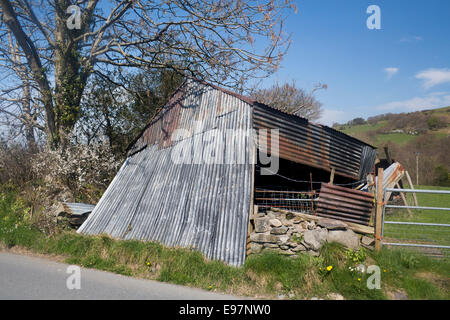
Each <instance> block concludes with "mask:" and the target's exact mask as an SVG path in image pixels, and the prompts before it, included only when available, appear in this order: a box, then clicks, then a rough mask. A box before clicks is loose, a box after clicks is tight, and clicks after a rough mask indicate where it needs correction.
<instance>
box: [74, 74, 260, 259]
mask: <svg viewBox="0 0 450 320" xmlns="http://www.w3.org/2000/svg"><path fill="white" fill-rule="evenodd" d="M180 92H181V91H180ZM183 92H185V93H186V94H184V96H178V101H177V102H176V103H172V104H169V105H168V106H167V107H166V109H163V112H162V113H161V115H160V116H159V117H157V118H156V119H155V121H154V122H153V123H152V124H151V125H150V126H148V128H147V129H146V130H145V131H144V132H143V134H142V135H141V137H140V138H139V139H138V140H137V141H136V145H137V147H135V148H133V149H132V152H131V153H130V154H131V156H129V157H128V158H127V160H126V161H125V163H124V164H123V166H122V168H121V169H120V171H119V172H118V174H117V175H116V177H115V178H114V180H113V181H112V183H111V184H110V186H109V187H108V189H107V190H106V192H105V194H104V195H103V197H102V198H101V199H100V201H99V203H98V204H97V206H96V207H95V209H94V211H93V212H92V213H91V215H90V216H89V218H88V219H87V220H86V222H85V223H84V224H83V225H82V226H81V227H80V229H79V230H78V232H81V233H86V234H101V233H107V234H109V235H111V236H113V237H116V238H120V239H140V240H152V241H159V242H161V243H163V244H165V245H168V246H182V247H193V248H197V249H198V250H200V251H201V252H203V253H204V254H205V255H206V257H207V258H209V259H219V260H223V261H225V262H227V263H229V264H231V265H241V264H243V263H244V261H245V255H246V240H247V227H248V217H249V210H250V198H251V195H250V192H251V189H252V188H251V185H250V184H251V174H252V172H251V171H252V168H253V165H252V164H251V159H252V154H251V153H252V150H253V148H252V146H251V143H252V140H253V139H252V138H251V136H250V135H251V107H250V106H249V105H248V104H247V103H246V102H244V101H242V100H241V99H239V98H238V97H235V96H232V95H230V94H227V93H226V92H223V91H220V90H217V89H216V88H214V87H211V86H206V85H203V84H200V83H197V82H188V83H187V84H186V87H184V88H183ZM180 97H182V98H180ZM195 121H202V124H203V126H202V129H200V130H198V128H197V130H194V122H195ZM177 128H183V129H187V132H188V136H187V137H186V136H185V137H183V139H179V140H177V141H174V140H173V139H172V134H173V132H174V131H175V129H177ZM227 129H243V130H238V131H237V136H236V137H235V138H236V139H235V143H234V144H231V145H228V144H226V143H223V141H222V142H219V141H213V140H212V136H213V134H214V133H216V134H217V133H218V132H220V133H221V134H223V135H224V136H225V134H226V133H227V132H226V130H227ZM211 141H213V142H211ZM181 144H184V145H183V146H188V145H191V147H192V148H191V150H190V154H191V156H194V154H198V152H203V151H204V150H205V148H207V147H208V146H209V147H211V146H213V147H214V145H215V144H216V145H217V146H219V145H222V146H224V148H222V149H220V148H219V149H220V150H221V152H223V153H226V152H229V151H230V148H231V149H232V151H234V152H236V154H237V155H241V156H242V159H243V162H242V163H231V164H222V163H217V164H214V163H213V164H205V163H198V164H187V163H175V162H174V161H173V159H172V156H173V152H174V150H175V149H176V148H180V147H181V146H182V145H181ZM140 149H142V150H140ZM133 150H134V153H133ZM136 150H140V151H138V152H136Z"/></svg>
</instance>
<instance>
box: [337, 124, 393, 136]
mask: <svg viewBox="0 0 450 320" xmlns="http://www.w3.org/2000/svg"><path fill="white" fill-rule="evenodd" d="M387 123H388V122H387V121H379V122H377V123H376V124H373V125H372V124H369V123H366V124H361V125H354V126H349V125H342V126H339V129H340V130H341V131H342V132H344V133H346V134H349V135H352V134H355V133H363V132H369V131H375V130H378V129H380V128H382V127H384V126H385V125H386V124H387Z"/></svg>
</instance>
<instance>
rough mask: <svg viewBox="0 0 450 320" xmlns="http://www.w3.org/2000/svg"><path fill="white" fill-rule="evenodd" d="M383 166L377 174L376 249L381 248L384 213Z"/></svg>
mask: <svg viewBox="0 0 450 320" xmlns="http://www.w3.org/2000/svg"><path fill="white" fill-rule="evenodd" d="M383 200H384V199H383V168H378V176H377V211H376V216H375V250H377V251H379V250H380V249H381V224H382V221H381V220H382V215H383V205H384V204H383Z"/></svg>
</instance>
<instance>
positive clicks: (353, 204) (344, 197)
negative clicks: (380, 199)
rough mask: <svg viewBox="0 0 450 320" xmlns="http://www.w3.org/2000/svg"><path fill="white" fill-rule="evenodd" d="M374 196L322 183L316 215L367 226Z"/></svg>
mask: <svg viewBox="0 0 450 320" xmlns="http://www.w3.org/2000/svg"><path fill="white" fill-rule="evenodd" d="M373 199H374V195H373V194H372V193H369V192H364V191H359V190H353V189H349V188H344V187H340V186H335V185H328V184H327V183H322V185H321V188H320V193H319V201H317V215H319V216H322V217H327V218H332V219H337V220H343V221H350V222H354V223H359V224H363V225H369V221H370V214H371V211H372V207H373Z"/></svg>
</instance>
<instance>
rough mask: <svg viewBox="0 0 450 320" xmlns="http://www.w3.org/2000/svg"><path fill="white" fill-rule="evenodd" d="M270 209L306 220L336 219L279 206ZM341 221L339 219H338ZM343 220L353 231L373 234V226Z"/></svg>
mask: <svg viewBox="0 0 450 320" xmlns="http://www.w3.org/2000/svg"><path fill="white" fill-rule="evenodd" d="M270 211H275V212H280V213H285V214H286V213H290V214H292V215H294V216H296V217H300V218H303V219H306V220H311V221H321V220H323V219H331V220H336V219H333V218H326V217H319V216H313V215H310V214H306V213H301V212H295V211H289V210H283V209H280V208H270ZM339 221H341V220H339ZM342 222H344V223H345V224H346V225H347V227H348V228H349V229H351V230H353V231H355V232H358V233H364V234H372V235H373V227H369V226H365V225H362V224H358V223H354V222H349V221H342Z"/></svg>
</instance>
